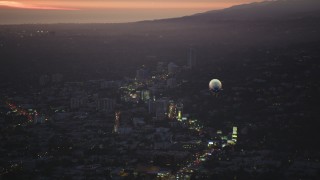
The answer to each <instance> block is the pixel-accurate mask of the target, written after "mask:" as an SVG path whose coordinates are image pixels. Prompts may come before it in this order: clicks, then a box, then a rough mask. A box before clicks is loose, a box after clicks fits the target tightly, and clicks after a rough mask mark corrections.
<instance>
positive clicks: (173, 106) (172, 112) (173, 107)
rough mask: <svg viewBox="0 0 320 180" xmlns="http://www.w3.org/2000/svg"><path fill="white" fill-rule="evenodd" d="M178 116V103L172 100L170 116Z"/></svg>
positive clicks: (170, 117)
mask: <svg viewBox="0 0 320 180" xmlns="http://www.w3.org/2000/svg"><path fill="white" fill-rule="evenodd" d="M176 117H177V107H176V104H175V103H174V102H173V101H171V102H170V104H169V111H168V118H169V119H171V120H172V119H174V118H176Z"/></svg>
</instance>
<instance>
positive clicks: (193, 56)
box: [187, 48, 197, 69]
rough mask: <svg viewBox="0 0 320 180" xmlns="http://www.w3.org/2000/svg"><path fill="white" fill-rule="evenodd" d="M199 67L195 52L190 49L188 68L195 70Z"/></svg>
mask: <svg viewBox="0 0 320 180" xmlns="http://www.w3.org/2000/svg"><path fill="white" fill-rule="evenodd" d="M196 65H197V57H196V53H195V50H194V49H193V48H190V50H189V53H188V59H187V66H188V68H190V69H193V68H194V67H195V66H196Z"/></svg>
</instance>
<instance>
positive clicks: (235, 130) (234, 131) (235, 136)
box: [232, 126, 238, 142]
mask: <svg viewBox="0 0 320 180" xmlns="http://www.w3.org/2000/svg"><path fill="white" fill-rule="evenodd" d="M237 139H238V127H236V126H233V128H232V140H233V141H234V142H237Z"/></svg>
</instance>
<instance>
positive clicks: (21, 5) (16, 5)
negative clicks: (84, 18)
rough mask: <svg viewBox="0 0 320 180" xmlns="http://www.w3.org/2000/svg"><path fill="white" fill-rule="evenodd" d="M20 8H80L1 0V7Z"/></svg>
mask: <svg viewBox="0 0 320 180" xmlns="http://www.w3.org/2000/svg"><path fill="white" fill-rule="evenodd" d="M1 6H4V7H9V8H18V9H34V10H79V9H76V8H66V7H57V6H39V5H33V4H24V3H21V2H16V1H0V7H1Z"/></svg>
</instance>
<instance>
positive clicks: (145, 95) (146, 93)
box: [140, 90, 151, 102]
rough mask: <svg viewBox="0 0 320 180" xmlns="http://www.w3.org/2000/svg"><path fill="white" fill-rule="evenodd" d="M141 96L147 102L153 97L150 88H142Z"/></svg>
mask: <svg viewBox="0 0 320 180" xmlns="http://www.w3.org/2000/svg"><path fill="white" fill-rule="evenodd" d="M140 97H141V100H142V101H144V102H147V101H148V100H149V99H150V98H151V93H150V90H142V91H141V96H140Z"/></svg>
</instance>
